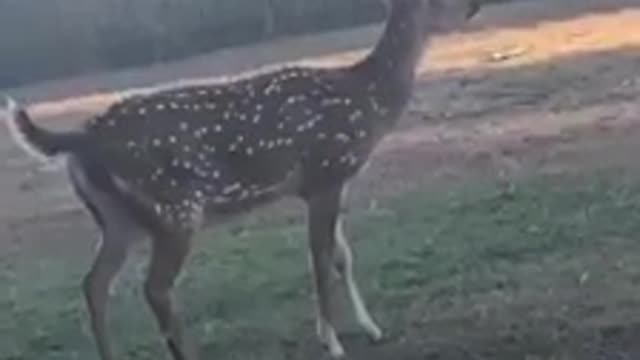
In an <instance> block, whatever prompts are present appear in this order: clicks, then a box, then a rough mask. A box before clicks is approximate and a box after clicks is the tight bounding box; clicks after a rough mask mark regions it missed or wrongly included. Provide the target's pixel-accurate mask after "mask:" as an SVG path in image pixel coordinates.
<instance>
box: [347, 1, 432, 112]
mask: <svg viewBox="0 0 640 360" xmlns="http://www.w3.org/2000/svg"><path fill="white" fill-rule="evenodd" d="M408 3H410V2H406V3H405V4H403V5H399V6H394V7H392V9H391V13H390V14H389V17H388V20H387V23H386V26H385V29H384V32H383V34H382V37H381V38H380V40H379V41H378V43H377V45H376V47H375V48H374V49H373V51H372V52H371V53H370V54H369V55H368V56H367V57H366V58H365V59H364V60H363V61H362V62H361V63H360V64H358V65H357V66H356V68H357V69H358V72H360V74H361V75H362V76H363V77H364V78H366V79H367V82H369V83H370V89H371V91H372V92H373V94H372V95H373V96H376V97H379V99H378V100H379V101H380V102H381V103H383V104H385V105H386V106H388V107H389V108H390V111H391V112H394V109H401V108H403V107H404V106H405V105H406V103H407V102H408V101H409V98H410V96H411V92H412V90H413V85H414V81H415V74H416V67H417V66H418V64H419V62H420V60H421V59H422V56H423V53H424V50H425V47H426V45H427V40H428V39H427V31H425V26H426V24H424V23H423V22H424V20H422V18H423V17H422V16H417V15H416V14H415V11H416V9H415V8H414V7H413V6H410V5H406V4H408ZM414 3H415V2H414Z"/></svg>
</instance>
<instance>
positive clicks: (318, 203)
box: [307, 186, 345, 358]
mask: <svg viewBox="0 0 640 360" xmlns="http://www.w3.org/2000/svg"><path fill="white" fill-rule="evenodd" d="M341 192H342V187H341V186H340V187H338V188H335V189H331V190H330V191H325V192H322V193H318V194H314V195H312V196H311V197H309V198H308V199H307V205H308V212H309V214H308V222H309V223H308V228H309V242H310V248H311V265H312V266H311V268H312V271H313V277H314V284H315V291H316V316H317V330H318V336H319V338H320V341H321V342H322V343H323V344H324V345H325V346H326V347H327V348H328V350H329V353H330V355H331V356H332V357H333V358H342V357H344V354H345V353H344V348H343V347H342V344H341V343H340V340H339V339H338V336H337V334H336V331H335V328H334V326H333V317H332V306H331V303H332V301H331V300H332V299H331V295H332V294H331V284H330V281H331V276H330V275H331V272H332V271H333V266H334V250H335V245H336V240H335V228H336V222H337V219H338V212H339V209H340V197H341Z"/></svg>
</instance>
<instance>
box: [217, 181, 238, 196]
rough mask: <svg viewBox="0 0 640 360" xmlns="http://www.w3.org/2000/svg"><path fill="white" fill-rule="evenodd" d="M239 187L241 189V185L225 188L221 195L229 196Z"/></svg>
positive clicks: (236, 184)
mask: <svg viewBox="0 0 640 360" xmlns="http://www.w3.org/2000/svg"><path fill="white" fill-rule="evenodd" d="M241 187H242V185H241V184H240V183H235V184H233V185H230V186H226V187H225V188H224V189H222V193H223V194H224V195H228V194H231V193H232V192H234V191H236V190H240V188H241Z"/></svg>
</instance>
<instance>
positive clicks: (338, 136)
mask: <svg viewBox="0 0 640 360" xmlns="http://www.w3.org/2000/svg"><path fill="white" fill-rule="evenodd" d="M335 137H336V140H338V141H341V142H344V143H346V142H349V141H350V140H351V138H350V137H349V135H347V134H345V133H337V134H336V136H335Z"/></svg>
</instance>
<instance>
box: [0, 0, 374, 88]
mask: <svg viewBox="0 0 640 360" xmlns="http://www.w3.org/2000/svg"><path fill="white" fill-rule="evenodd" d="M383 13H384V7H383V6H382V5H381V3H380V1H378V0H0V88H7V87H13V86H18V85H23V84H27V83H31V82H36V81H41V80H45V79H50V78H57V77H64V76H70V75H77V74H81V73H88V72H92V71H97V70H105V69H114V68H121V67H126V66H136V65H144V64H151V63H156V62H162V61H167V60H171V59H177V58H181V57H186V56H189V55H193V54H196V53H201V52H205V51H211V50H214V49H218V48H222V47H227V46H231V45H240V44H246V43H250V42H254V41H259V40H262V39H266V38H270V37H275V36H279V35H284V34H299V33H306V32H314V31H321V30H327V29H336V28H341V27H348V26H354V25H360V24H364V23H369V22H372V21H375V20H379V19H381V18H382V16H383Z"/></svg>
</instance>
